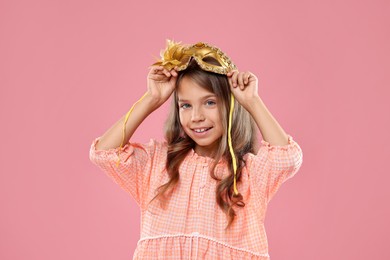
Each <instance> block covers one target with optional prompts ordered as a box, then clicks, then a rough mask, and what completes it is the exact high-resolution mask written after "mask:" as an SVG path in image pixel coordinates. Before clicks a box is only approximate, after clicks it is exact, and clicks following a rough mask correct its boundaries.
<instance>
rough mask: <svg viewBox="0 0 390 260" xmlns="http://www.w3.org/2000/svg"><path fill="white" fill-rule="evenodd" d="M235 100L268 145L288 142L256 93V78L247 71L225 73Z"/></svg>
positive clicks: (282, 144)
mask: <svg viewBox="0 0 390 260" xmlns="http://www.w3.org/2000/svg"><path fill="white" fill-rule="evenodd" d="M227 76H228V79H229V82H230V86H231V90H232V92H233V95H234V96H235V97H236V99H237V101H238V102H239V103H240V104H241V105H242V106H243V107H244V108H245V109H246V110H247V111H248V112H249V113H250V114H251V115H252V117H253V119H254V120H255V122H256V124H257V126H258V127H259V130H260V132H261V135H262V137H263V139H264V140H265V141H267V142H268V143H269V144H270V145H278V146H284V145H287V144H288V136H287V134H286V132H285V131H284V130H283V128H282V127H281V126H280V124H279V123H278V122H277V121H276V119H275V118H274V117H273V116H272V114H271V112H270V111H269V110H268V109H267V107H266V106H265V104H264V103H263V101H262V100H261V98H260V96H259V94H258V79H257V77H256V76H255V75H254V74H252V73H251V72H249V71H245V72H239V71H238V70H234V71H231V72H229V73H228V74H227Z"/></svg>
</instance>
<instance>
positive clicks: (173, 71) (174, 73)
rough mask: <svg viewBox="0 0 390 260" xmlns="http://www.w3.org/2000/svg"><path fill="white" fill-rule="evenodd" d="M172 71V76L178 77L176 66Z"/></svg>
mask: <svg viewBox="0 0 390 260" xmlns="http://www.w3.org/2000/svg"><path fill="white" fill-rule="evenodd" d="M170 72H171V74H172V76H175V77H177V75H178V74H177V72H176V67H175V68H174V69H172V70H171V71H170Z"/></svg>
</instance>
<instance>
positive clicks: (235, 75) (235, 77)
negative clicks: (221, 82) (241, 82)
mask: <svg viewBox="0 0 390 260" xmlns="http://www.w3.org/2000/svg"><path fill="white" fill-rule="evenodd" d="M238 73H239V72H238V70H235V71H234V72H233V75H232V82H233V87H237V77H238Z"/></svg>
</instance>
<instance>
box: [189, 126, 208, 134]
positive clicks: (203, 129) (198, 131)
mask: <svg viewBox="0 0 390 260" xmlns="http://www.w3.org/2000/svg"><path fill="white" fill-rule="evenodd" d="M211 128H212V127H205V128H196V129H192V131H193V132H194V133H195V134H196V135H204V134H206V133H207V132H208V131H209V130H210V129H211Z"/></svg>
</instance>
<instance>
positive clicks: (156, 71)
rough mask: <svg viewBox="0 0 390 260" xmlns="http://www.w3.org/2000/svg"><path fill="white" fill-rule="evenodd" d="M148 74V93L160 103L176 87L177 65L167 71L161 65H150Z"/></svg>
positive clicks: (166, 98)
mask: <svg viewBox="0 0 390 260" xmlns="http://www.w3.org/2000/svg"><path fill="white" fill-rule="evenodd" d="M149 68H150V71H149V74H148V91H149V94H150V95H151V96H152V97H153V98H154V99H155V100H157V101H158V103H159V104H160V105H162V104H163V103H164V102H165V101H167V100H168V99H169V97H170V96H171V94H172V92H173V91H174V90H175V87H176V79H177V75H178V74H177V67H175V68H174V69H171V70H170V71H168V70H167V69H165V68H164V67H163V66H158V65H155V66H151V67H149Z"/></svg>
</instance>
